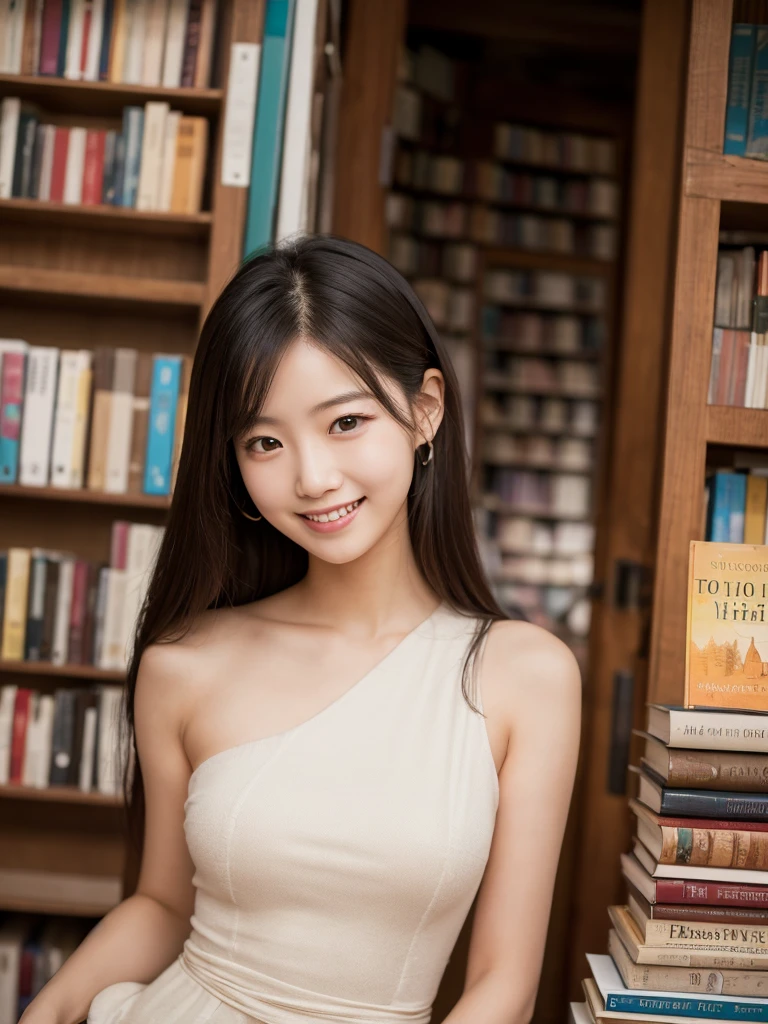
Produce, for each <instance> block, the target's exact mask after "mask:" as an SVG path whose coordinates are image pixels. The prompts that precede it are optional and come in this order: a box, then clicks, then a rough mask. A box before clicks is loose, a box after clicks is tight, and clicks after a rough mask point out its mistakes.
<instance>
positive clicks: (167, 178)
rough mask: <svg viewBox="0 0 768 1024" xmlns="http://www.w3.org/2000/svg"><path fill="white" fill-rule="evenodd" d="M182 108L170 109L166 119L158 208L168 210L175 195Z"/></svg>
mask: <svg viewBox="0 0 768 1024" xmlns="http://www.w3.org/2000/svg"><path fill="white" fill-rule="evenodd" d="M180 120H181V111H180V110H169V111H168V116H167V117H166V119H165V135H164V137H163V159H162V164H161V167H160V190H159V193H158V197H157V209H158V210H163V211H164V212H166V213H167V212H168V211H169V210H170V208H171V197H172V196H173V177H174V173H175V171H176V137H177V135H178V134H179V121H180Z"/></svg>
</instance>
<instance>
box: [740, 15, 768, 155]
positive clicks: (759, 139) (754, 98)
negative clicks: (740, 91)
mask: <svg viewBox="0 0 768 1024" xmlns="http://www.w3.org/2000/svg"><path fill="white" fill-rule="evenodd" d="M744 155H745V156H748V157H758V158H763V159H764V158H766V157H768V28H765V27H763V26H758V27H757V30H756V34H755V55H754V62H753V65H752V87H751V93H750V103H749V130H748V132H747V145H746V148H745V151H744Z"/></svg>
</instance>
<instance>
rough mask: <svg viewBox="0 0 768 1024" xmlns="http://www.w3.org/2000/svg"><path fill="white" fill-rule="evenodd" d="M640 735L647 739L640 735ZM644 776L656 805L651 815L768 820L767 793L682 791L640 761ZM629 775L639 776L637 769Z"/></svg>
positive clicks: (731, 819)
mask: <svg viewBox="0 0 768 1024" xmlns="http://www.w3.org/2000/svg"><path fill="white" fill-rule="evenodd" d="M641 735H648V734H647V733H641ZM641 764H642V771H641V772H639V773H638V774H640V775H641V776H645V777H646V782H645V785H649V784H650V785H652V787H653V789H654V791H655V793H656V798H657V802H656V803H655V805H654V806H651V805H650V804H647V803H646V801H645V800H643V801H641V802H642V803H646V806H650V807H651V810H652V811H656V813H657V814H661V815H662V816H666V817H669V818H716V819H717V820H718V821H765V820H766V816H768V793H739V792H737V791H736V790H726V789H682V788H679V787H677V786H675V787H668V786H667V782H666V779H664V778H663V776H661V775H659V774H658V772H655V771H654V770H653V768H651V766H650V765H649V764H648V763H647V762H646V760H645V758H641ZM629 770H630V771H634V772H637V769H636V768H635V766H634V765H630V766H629Z"/></svg>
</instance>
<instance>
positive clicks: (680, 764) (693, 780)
mask: <svg viewBox="0 0 768 1024" xmlns="http://www.w3.org/2000/svg"><path fill="white" fill-rule="evenodd" d="M667 787H668V791H669V792H672V791H674V790H675V789H686V790H695V791H696V793H700V794H701V795H702V796H704V797H710V796H712V795H714V794H712V793H710V792H707V791H709V790H736V791H737V793H738V797H739V798H740V799H742V798H743V797H744V794H745V793H768V755H765V754H744V753H742V754H740V753H737V752H735V751H730V750H702V751H700V752H695V753H691V752H689V751H686V750H675V749H674V748H671V749H670V750H669V773H668V777H667V783H666V786H665V789H667ZM684 795H685V796H686V797H688V796H690V795H692V794H690V793H685V794H684ZM728 795H729V796H731V797H733V796H734V795H735V794H734V793H729V794H728ZM665 813H666V812H665ZM684 813H686V814H687V813H688V812H687V811H686V812H684ZM704 817H709V815H704Z"/></svg>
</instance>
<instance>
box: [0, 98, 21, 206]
mask: <svg viewBox="0 0 768 1024" xmlns="http://www.w3.org/2000/svg"><path fill="white" fill-rule="evenodd" d="M20 117H21V100H20V99H19V97H18V96H6V97H5V98H4V99H3V102H2V107H0V199H10V198H11V196H12V195H13V169H14V166H15V162H16V160H15V158H16V140H17V138H18V132H19V119H20Z"/></svg>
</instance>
